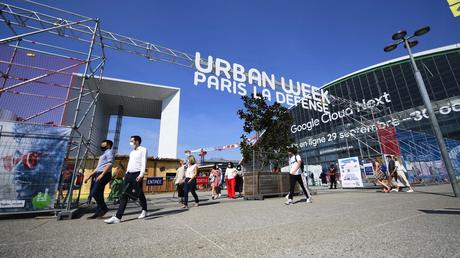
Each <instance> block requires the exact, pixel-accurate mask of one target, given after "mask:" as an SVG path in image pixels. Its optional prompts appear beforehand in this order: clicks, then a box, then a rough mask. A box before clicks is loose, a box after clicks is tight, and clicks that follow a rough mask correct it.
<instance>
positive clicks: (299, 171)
mask: <svg viewBox="0 0 460 258" xmlns="http://www.w3.org/2000/svg"><path fill="white" fill-rule="evenodd" d="M301 161H302V158H301V157H300V155H292V157H290V158H289V173H291V170H292V167H293V166H295V163H297V162H301ZM300 174H302V169H301V168H300V167H299V169H297V171H296V172H295V173H294V175H300Z"/></svg>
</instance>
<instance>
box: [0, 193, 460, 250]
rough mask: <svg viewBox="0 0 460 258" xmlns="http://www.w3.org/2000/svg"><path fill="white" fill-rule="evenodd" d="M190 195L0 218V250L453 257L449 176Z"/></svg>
mask: <svg viewBox="0 0 460 258" xmlns="http://www.w3.org/2000/svg"><path fill="white" fill-rule="evenodd" d="M199 196H200V199H201V205H200V206H199V207H194V208H190V209H189V210H182V209H180V208H179V205H178V204H177V199H172V194H171V193H168V194H156V195H149V196H147V199H148V200H149V216H148V217H147V218H146V219H144V220H138V219H137V216H138V214H139V207H137V206H136V204H134V203H131V204H129V206H128V207H129V208H128V209H127V211H126V216H125V217H123V222H122V223H121V224H117V225H106V224H105V223H104V222H103V221H102V220H87V219H86V217H87V216H89V215H91V213H86V214H83V215H82V216H81V218H77V219H73V220H63V221H57V220H56V219H55V218H53V217H39V218H14V219H11V218H9V219H1V220H0V232H1V234H0V257H460V198H453V197H452V194H451V187H450V185H435V186H425V187H417V188H416V192H415V193H389V194H385V193H380V192H376V190H372V189H364V190H335V191H334V190H318V194H317V195H316V196H314V200H313V203H305V202H303V201H302V202H300V201H299V202H297V203H295V204H294V205H291V206H285V205H284V204H283V202H284V201H285V199H284V198H269V199H265V200H263V201H245V200H243V199H237V200H227V199H219V200H211V199H210V194H209V192H203V193H199ZM302 199H303V198H301V197H295V198H294V201H298V200H302ZM115 208H116V206H111V209H112V210H114V209H115ZM108 215H109V214H108ZM108 215H107V216H108Z"/></svg>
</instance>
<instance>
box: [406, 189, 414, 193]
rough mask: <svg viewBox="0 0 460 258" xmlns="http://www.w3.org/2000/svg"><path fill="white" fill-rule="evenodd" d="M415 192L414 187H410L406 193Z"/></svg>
mask: <svg viewBox="0 0 460 258" xmlns="http://www.w3.org/2000/svg"><path fill="white" fill-rule="evenodd" d="M413 192H414V189H409V190H407V191H406V193H413Z"/></svg>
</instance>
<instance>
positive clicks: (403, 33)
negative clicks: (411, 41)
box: [391, 30, 407, 40]
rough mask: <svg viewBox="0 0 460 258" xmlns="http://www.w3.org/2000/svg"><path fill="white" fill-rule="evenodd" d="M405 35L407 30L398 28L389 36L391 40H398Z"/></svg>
mask: <svg viewBox="0 0 460 258" xmlns="http://www.w3.org/2000/svg"><path fill="white" fill-rule="evenodd" d="M406 35H407V32H406V31H405V30H400V31H398V32H396V33H395V34H393V36H392V37H391V38H392V39H393V40H400V39H403V38H404V37H405V36H406Z"/></svg>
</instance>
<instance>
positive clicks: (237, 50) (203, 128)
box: [8, 0, 460, 159]
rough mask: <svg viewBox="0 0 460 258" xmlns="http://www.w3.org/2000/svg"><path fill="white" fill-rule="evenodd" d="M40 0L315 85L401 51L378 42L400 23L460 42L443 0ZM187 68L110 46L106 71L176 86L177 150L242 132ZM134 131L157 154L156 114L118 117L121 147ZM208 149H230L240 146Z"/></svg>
mask: <svg viewBox="0 0 460 258" xmlns="http://www.w3.org/2000/svg"><path fill="white" fill-rule="evenodd" d="M8 2H10V3H12V4H16V5H19V4H22V2H21V1H8ZM41 2H43V3H46V4H49V5H53V6H55V7H59V8H62V9H66V10H70V11H73V12H76V13H80V14H83V15H86V16H90V17H99V18H100V19H101V20H102V27H103V29H104V30H108V31H112V32H116V33H119V34H122V35H127V36H132V37H135V38H138V39H141V40H145V41H150V42H152V43H156V44H159V45H162V46H166V47H170V48H173V49H176V50H180V51H183V52H187V53H190V54H194V53H195V52H196V51H199V52H200V53H202V54H203V55H204V56H207V55H212V56H214V57H220V58H223V59H225V60H228V61H230V62H235V63H239V64H242V65H243V66H245V67H248V68H250V67H255V68H258V69H259V70H264V71H267V72H269V73H273V74H275V75H276V76H284V77H286V78H291V79H293V80H296V81H303V82H306V83H309V84H311V85H317V86H321V85H323V84H324V83H327V82H329V81H332V80H334V79H336V78H338V77H341V76H343V75H345V74H348V73H350V72H353V71H355V70H358V69H362V68H364V67H367V66H370V65H373V64H375V63H379V62H382V61H385V60H388V59H392V58H395V57H399V56H402V55H403V54H404V50H403V49H402V48H401V49H399V50H397V51H394V52H392V53H384V52H383V47H384V46H385V45H387V44H389V43H391V35H392V34H393V33H394V32H396V31H397V30H399V29H406V30H408V31H409V32H412V31H414V30H416V29H417V28H419V27H422V26H426V25H429V26H431V29H432V30H431V32H430V33H429V34H427V35H425V36H423V37H422V38H420V39H419V45H418V46H417V47H416V48H414V51H415V52H418V51H422V50H427V49H430V48H435V47H440V46H444V45H449V44H453V43H459V42H460V29H459V28H460V17H458V18H454V17H453V16H452V14H451V12H450V10H449V8H448V5H447V1H442V0H423V1H420V0H407V1H400V0H386V1H370V0H361V1H358V0H350V1H271V0H263V1H262V0H257V1H248V0H235V1H216V0H214V1H211V0H209V1H175V0H168V1H138V0H131V1H103V0H99V1H94V0H92V1H89V0H78V1H76V0H74V1H48V0H46V1H45V0H43V1H41ZM122 3H123V4H122ZM193 72H194V71H193V70H191V69H187V68H183V67H179V66H175V65H171V64H166V63H159V62H158V63H156V62H147V61H146V60H145V59H143V58H140V57H137V56H132V55H129V54H126V53H121V52H116V51H109V53H108V63H107V65H106V73H105V74H106V76H110V77H116V78H121V79H127V80H135V81H141V82H148V83H156V84H164V85H169V86H175V87H180V88H181V110H180V125H179V145H178V149H179V153H178V154H179V157H183V156H184V155H183V151H184V150H185V149H196V148H199V147H209V146H220V145H226V144H230V143H236V142H239V137H240V135H241V133H242V122H241V121H240V120H239V119H238V116H237V114H236V111H237V110H238V109H239V108H241V106H242V104H241V100H240V99H239V97H238V96H237V95H229V94H225V93H222V92H218V91H215V90H209V89H207V88H205V86H204V85H201V86H194V85H193ZM112 124H113V126H112V128H113V127H114V123H113V122H112ZM132 134H139V135H141V136H143V138H144V139H145V140H144V145H145V146H147V148H148V149H149V150H150V153H151V154H152V153H153V154H154V155H156V153H157V148H158V135H159V121H155V120H143V119H135V118H124V120H123V130H122V135H121V137H122V142H121V144H120V152H121V153H127V152H128V151H129V145H128V137H129V135H132ZM208 157H224V158H231V159H237V158H238V157H239V150H234V151H225V152H213V153H209V155H208Z"/></svg>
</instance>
